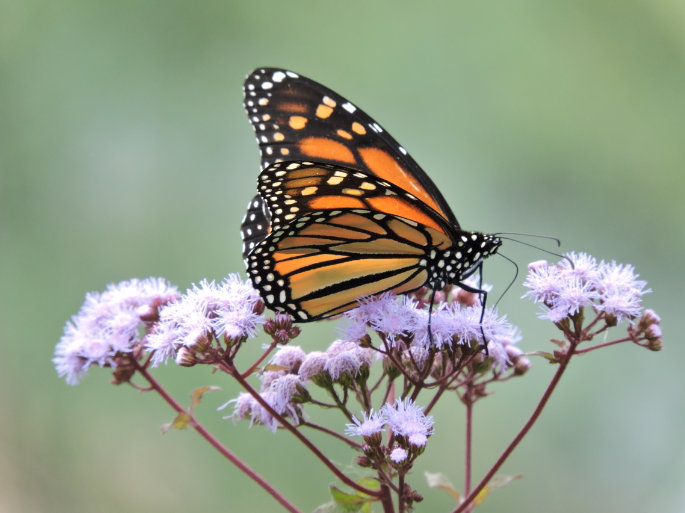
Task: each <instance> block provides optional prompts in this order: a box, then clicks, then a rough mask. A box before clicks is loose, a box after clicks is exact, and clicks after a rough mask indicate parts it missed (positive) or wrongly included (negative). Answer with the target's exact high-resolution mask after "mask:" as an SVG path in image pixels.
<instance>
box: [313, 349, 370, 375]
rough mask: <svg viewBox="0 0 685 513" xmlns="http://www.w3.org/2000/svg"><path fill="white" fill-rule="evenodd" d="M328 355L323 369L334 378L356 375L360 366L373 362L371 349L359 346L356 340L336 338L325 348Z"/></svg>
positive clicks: (368, 365)
mask: <svg viewBox="0 0 685 513" xmlns="http://www.w3.org/2000/svg"><path fill="white" fill-rule="evenodd" d="M326 355H327V357H328V359H327V361H326V364H325V367H324V370H326V371H327V372H328V374H330V376H331V378H333V379H334V380H339V379H340V378H341V377H343V376H345V375H347V376H351V377H356V376H357V375H358V374H359V372H360V370H361V368H362V366H367V367H370V366H371V364H372V363H373V349H369V348H364V347H360V346H359V345H357V343H356V342H349V341H345V340H336V341H335V342H333V343H332V344H331V345H330V346H329V347H328V349H327V350H326Z"/></svg>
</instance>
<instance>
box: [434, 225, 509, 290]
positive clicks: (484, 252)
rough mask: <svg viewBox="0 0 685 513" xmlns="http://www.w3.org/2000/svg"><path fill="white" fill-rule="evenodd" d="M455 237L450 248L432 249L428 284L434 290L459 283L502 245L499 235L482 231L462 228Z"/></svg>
mask: <svg viewBox="0 0 685 513" xmlns="http://www.w3.org/2000/svg"><path fill="white" fill-rule="evenodd" d="M454 239H455V240H454V245H453V246H451V247H450V248H448V249H445V250H441V249H439V248H434V249H432V250H431V251H430V255H429V259H428V263H427V267H428V270H429V275H430V278H429V279H428V284H429V286H430V288H432V289H433V290H441V289H443V288H444V287H445V286H446V285H447V284H455V285H457V284H459V283H460V282H461V281H462V277H463V276H464V275H465V274H468V271H469V270H471V269H472V268H473V266H475V265H476V264H477V263H478V262H479V261H480V260H483V259H485V258H487V257H489V256H490V255H493V254H495V253H496V252H497V249H498V248H499V247H500V246H501V245H502V240H501V239H499V238H498V237H495V236H493V235H488V234H484V233H480V232H468V231H461V230H460V231H459V232H457V233H456V234H455V237H454Z"/></svg>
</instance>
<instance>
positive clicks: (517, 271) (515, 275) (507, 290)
mask: <svg viewBox="0 0 685 513" xmlns="http://www.w3.org/2000/svg"><path fill="white" fill-rule="evenodd" d="M496 254H497V255H499V256H501V257H502V258H504V259H505V260H509V262H511V263H512V264H513V265H514V268H515V269H516V272H515V273H514V278H513V279H512V280H511V281H510V282H509V285H507V288H506V289H504V292H502V294H500V296H499V298H498V299H497V301H495V306H494V307H493V308H496V307H497V305H498V304H499V302H500V301H501V300H502V298H503V297H504V295H505V294H506V293H507V292H509V289H510V288H511V286H512V285H513V284H514V282H515V281H516V278H518V276H519V266H518V265H517V264H516V262H514V261H513V260H512V259H511V258H508V257H505V256H504V255H503V254H502V253H499V252H498V253H496Z"/></svg>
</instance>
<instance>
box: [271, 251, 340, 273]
mask: <svg viewBox="0 0 685 513" xmlns="http://www.w3.org/2000/svg"><path fill="white" fill-rule="evenodd" d="M341 258H347V257H346V256H342V255H326V254H321V255H312V256H308V257H303V258H295V259H291V260H285V261H283V262H278V263H277V264H276V265H275V266H274V269H275V270H276V272H277V273H279V274H281V275H282V276H285V275H288V274H290V273H292V272H295V271H298V270H300V269H302V268H303V267H307V266H308V265H316V264H321V263H323V262H330V261H332V260H340V259H341Z"/></svg>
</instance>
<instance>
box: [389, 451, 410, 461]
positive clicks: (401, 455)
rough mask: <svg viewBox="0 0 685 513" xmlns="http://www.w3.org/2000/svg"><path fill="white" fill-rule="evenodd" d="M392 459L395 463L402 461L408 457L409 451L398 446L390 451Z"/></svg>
mask: <svg viewBox="0 0 685 513" xmlns="http://www.w3.org/2000/svg"><path fill="white" fill-rule="evenodd" d="M390 459H391V460H392V461H393V463H402V462H403V461H404V460H406V459H407V451H405V450H404V449H402V448H401V447H397V448H395V449H393V450H392V452H391V453H390Z"/></svg>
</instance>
